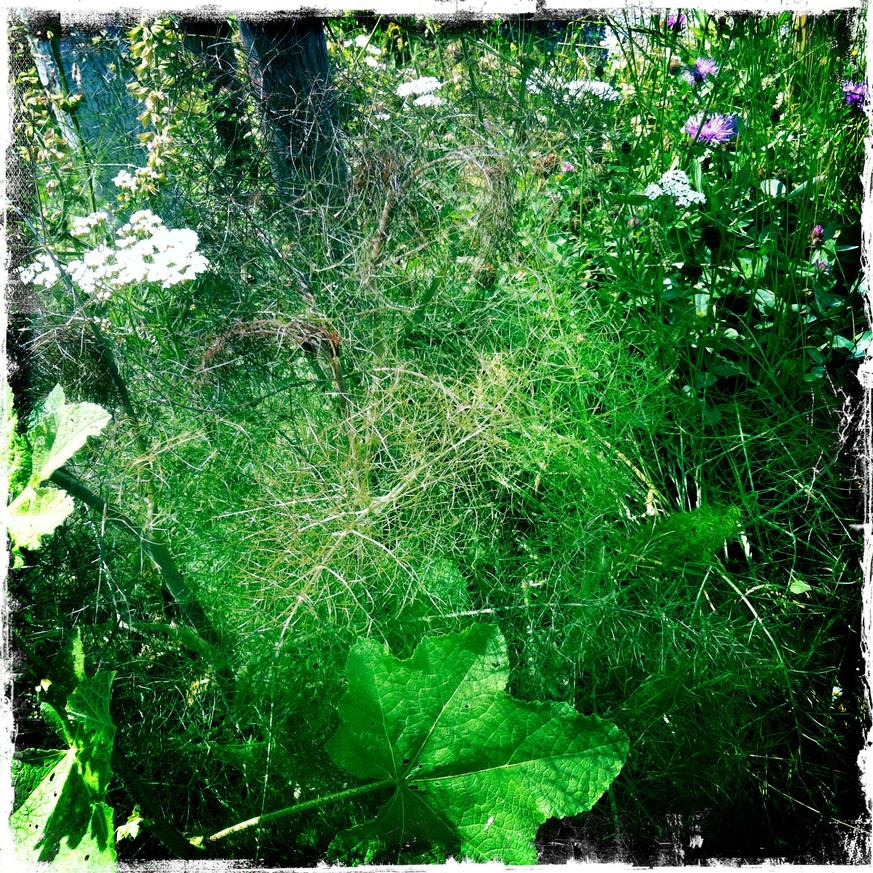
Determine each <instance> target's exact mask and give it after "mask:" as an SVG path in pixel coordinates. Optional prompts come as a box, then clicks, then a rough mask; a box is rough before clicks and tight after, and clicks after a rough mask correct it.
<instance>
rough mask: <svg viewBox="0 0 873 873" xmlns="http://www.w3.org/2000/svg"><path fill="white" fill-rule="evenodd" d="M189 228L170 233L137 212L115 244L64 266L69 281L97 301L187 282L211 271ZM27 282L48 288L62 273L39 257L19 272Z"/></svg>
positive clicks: (153, 217) (143, 212) (152, 216)
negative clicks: (148, 285)
mask: <svg viewBox="0 0 873 873" xmlns="http://www.w3.org/2000/svg"><path fill="white" fill-rule="evenodd" d="M199 242H200V240H199V239H198V237H197V234H196V233H195V232H194V231H193V230H188V229H185V228H182V229H178V230H171V229H170V228H168V227H166V225H165V224H164V222H163V221H162V220H161V219H160V218H159V217H158V216H157V215H155V214H154V213H153V212H151V211H149V210H147V209H143V210H140V211H139V212H135V213H134V214H133V215H132V216H131V217H130V220H129V221H128V223H127V224H125V225H124V226H123V227H121V228H120V229H119V231H118V233H117V234H116V236H115V246H114V247H112V246H107V245H105V244H104V245H99V246H98V247H97V248H96V249H92V250H91V251H90V252H86V253H85V254H84V255H83V256H82V257H81V258H80V259H79V260H76V261H71V262H70V263H69V264H68V265H67V266H66V267H65V268H64V270H65V272H67V273H68V274H69V276H70V278H71V279H72V281H73V283H74V284H75V285H76V286H77V287H78V288H79V289H80V290H81V291H82V292H83V293H84V294H88V295H90V296H92V297H93V298H94V299H95V300H100V301H105V300H108V299H109V298H110V297H111V296H112V292H113V291H114V290H116V289H118V288H124V287H125V286H128V285H134V284H138V283H143V282H155V283H158V284H160V285H161V286H162V287H164V288H170V287H171V286H173V285H178V284H179V283H180V282H187V281H190V280H191V279H193V278H195V277H196V276H197V275H199V274H200V273H202V272H204V271H205V270H207V269H208V268H209V262H208V261H207V260H206V258H205V257H203V255H202V254H200V252H198V251H197V246H198V244H199ZM19 275H20V277H21V279H22V280H23V281H25V282H33V283H34V284H36V285H42V286H43V287H46V288H48V287H50V286H52V285H54V284H55V282H57V280H58V279H60V272H59V271H58V269H57V266H56V265H55V263H54V261H53V260H52V259H51V258H50V257H49V256H48V255H40V256H39V257H38V258H37V259H36V261H35V262H34V263H33V264H31V265H30V266H29V267H26V268H25V269H24V270H22V271H21V272H20V274H19Z"/></svg>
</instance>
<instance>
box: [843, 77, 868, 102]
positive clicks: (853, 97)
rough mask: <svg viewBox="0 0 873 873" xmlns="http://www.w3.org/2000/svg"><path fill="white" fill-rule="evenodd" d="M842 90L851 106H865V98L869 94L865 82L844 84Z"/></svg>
mask: <svg viewBox="0 0 873 873" xmlns="http://www.w3.org/2000/svg"><path fill="white" fill-rule="evenodd" d="M842 90H843V94H844V95H845V97H846V103H848V105H849V106H858V107H860V106H863V105H864V97H865V96H866V94H867V85H866V84H865V83H864V82H843V85H842Z"/></svg>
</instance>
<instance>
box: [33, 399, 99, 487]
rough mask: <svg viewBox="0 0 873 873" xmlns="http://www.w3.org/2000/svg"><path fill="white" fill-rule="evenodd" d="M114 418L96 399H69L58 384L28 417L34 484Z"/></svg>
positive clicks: (49, 473)
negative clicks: (92, 400)
mask: <svg viewBox="0 0 873 873" xmlns="http://www.w3.org/2000/svg"><path fill="white" fill-rule="evenodd" d="M110 418H111V416H110V415H109V413H108V412H107V411H106V410H105V409H103V407H102V406H98V405H97V404H96V403H67V401H66V397H65V396H64V391H63V389H62V388H61V386H60V385H56V386H55V387H54V389H53V390H52V392H51V393H50V394H49V395H48V397H46V399H45V400H44V401H43V403H42V405H41V406H40V408H39V409H37V410H36V412H35V413H34V414H33V415H32V416H31V417H30V419H29V420H28V430H27V438H28V441H29V442H30V449H31V453H32V472H31V479H30V481H31V485H34V486H35V485H38V484H39V483H40V482H44V481H45V480H46V479H48V477H49V476H51V474H52V473H54V471H55V470H57V469H58V467H60V466H62V465H63V464H65V463H66V462H67V461H68V460H69V459H70V458H71V457H72V456H73V455H74V454H75V453H76V452H77V451H78V450H79V449H80V448H82V446H83V445H85V442H86V440H87V439H88V437H89V436H94V435H95V434H98V433H100V431H101V430H103V428H104V427H106V425H107V424H108V423H109V420H110Z"/></svg>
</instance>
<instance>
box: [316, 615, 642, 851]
mask: <svg viewBox="0 0 873 873" xmlns="http://www.w3.org/2000/svg"><path fill="white" fill-rule="evenodd" d="M508 674H509V664H508V659H507V653H506V644H505V642H504V640H503V637H502V636H501V635H500V633H499V631H498V630H497V628H495V627H492V626H484V625H474V626H473V627H471V628H469V629H468V630H466V631H464V632H463V633H461V634H454V635H449V636H445V637H437V638H431V639H426V640H425V641H424V642H422V643H421V645H420V646H419V647H418V648H417V649H416V651H415V654H414V655H413V656H412V657H411V658H410V659H408V660H406V661H399V660H398V659H396V658H394V657H392V656H391V655H390V654H389V653H388V652H387V651H386V650H385V649H384V648H383V647H381V646H379V645H378V644H376V643H374V642H372V641H362V642H360V643H358V644H357V645H356V646H355V647H354V648H353V649H352V651H351V653H350V654H349V659H348V662H347V665H346V675H347V677H348V681H349V687H348V691H347V693H346V694H345V696H344V697H343V699H342V700H341V701H340V704H339V714H340V720H341V722H342V724H341V726H340V728H339V730H338V732H337V733H336V735H335V736H334V737H333V738H332V739H331V740H330V741H329V742H328V744H327V749H328V752H329V754H330V756H331V758H332V759H333V761H334V762H335V763H336V764H337V765H339V766H341V767H343V768H344V769H346V770H348V771H349V772H350V773H353V774H354V775H355V776H358V777H361V778H363V779H376V780H380V781H382V780H389V781H390V782H393V783H394V793H393V795H392V796H391V798H390V800H389V801H388V802H387V803H386V804H385V805H384V806H383V808H382V809H381V811H380V812H379V815H378V816H377V818H376V819H375V820H374V821H373V822H370V823H368V824H364V825H360V826H358V827H355V828H351V829H350V830H347V831H345V832H344V833H343V834H341V835H340V836H339V837H338V838H337V839H336V840H335V841H334V843H333V844H332V847H331V848H332V851H333V852H334V853H336V854H338V855H343V854H345V853H347V852H348V851H350V850H355V851H356V852H357V853H358V854H361V853H362V852H363V853H364V855H365V856H366V857H367V858H368V859H377V860H388V859H389V858H390V859H392V860H396V859H397V858H399V857H400V856H401V855H402V856H403V857H404V858H409V857H410V856H415V855H419V856H420V854H421V852H422V851H423V850H424V849H426V848H427V846H428V845H438V846H440V847H441V848H442V849H444V850H445V851H446V852H447V853H449V854H454V855H458V856H464V857H468V858H471V859H472V860H474V861H488V860H500V861H502V862H504V863H507V864H532V863H535V862H536V849H535V847H534V837H535V836H536V831H537V828H538V827H539V826H540V825H541V824H542V823H543V822H544V821H546V819H548V818H551V817H553V816H557V817H564V816H569V815H577V814H579V813H582V812H586V811H587V810H589V809H590V808H591V807H592V806H593V805H594V803H595V802H596V801H597V799H598V798H599V797H600V795H601V794H602V793H603V792H604V791H605V790H606V789H607V788H608V787H609V785H610V784H611V783H612V781H613V779H615V777H616V776H617V775H618V773H619V771H620V770H621V767H622V765H623V764H624V760H625V757H626V755H627V750H628V741H627V737H626V736H625V734H624V733H623V732H622V731H621V730H620V729H619V728H617V727H616V726H615V725H613V724H610V723H609V722H605V721H603V720H601V719H599V718H597V717H596V716H583V715H581V714H580V713H578V712H576V710H574V709H573V708H572V707H571V706H569V705H568V704H563V703H528V702H523V701H519V700H515V699H513V698H511V697H508V696H507V695H506V693H505V689H506V682H507V678H508ZM395 847H396V848H397V849H399V854H398V855H394V856H391V855H388V854H387V852H388V851H389V850H391V849H393V848H395Z"/></svg>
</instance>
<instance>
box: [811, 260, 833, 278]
mask: <svg viewBox="0 0 873 873" xmlns="http://www.w3.org/2000/svg"><path fill="white" fill-rule="evenodd" d="M815 266H816V269H817V270H818V271H819V273H824V274H825V275H830V274H831V273H833V271H834V268H833V267H832V266H831V265H830V264H829V263H828V262H827V261H822V260H818V261H816V262H815Z"/></svg>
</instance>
